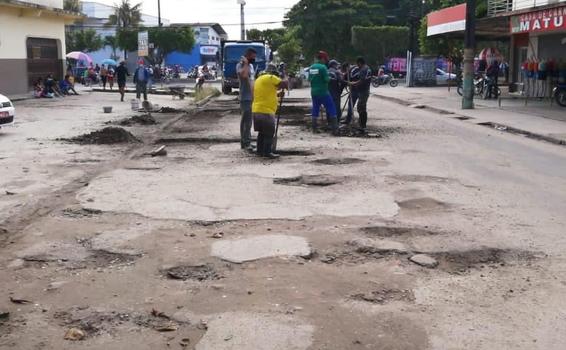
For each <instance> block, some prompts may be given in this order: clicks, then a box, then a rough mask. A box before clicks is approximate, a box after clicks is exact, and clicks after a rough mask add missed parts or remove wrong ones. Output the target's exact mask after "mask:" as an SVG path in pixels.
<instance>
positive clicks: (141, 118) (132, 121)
mask: <svg viewBox="0 0 566 350" xmlns="http://www.w3.org/2000/svg"><path fill="white" fill-rule="evenodd" d="M107 124H117V125H121V126H131V125H155V124H157V120H155V118H153V117H152V116H150V115H149V114H141V115H134V116H133V117H131V118H127V119H122V120H119V121H117V122H108V123H107Z"/></svg>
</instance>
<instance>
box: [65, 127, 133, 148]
mask: <svg viewBox="0 0 566 350" xmlns="http://www.w3.org/2000/svg"><path fill="white" fill-rule="evenodd" d="M59 140H60V141H66V142H73V143H78V144H81V145H113V144H119V143H135V142H140V140H138V139H137V138H136V137H135V136H134V135H132V134H131V133H130V132H129V131H126V130H124V129H122V128H117V127H112V126H109V127H106V128H104V129H102V130H97V131H93V132H91V133H89V134H84V135H79V136H76V137H72V138H67V139H59Z"/></svg>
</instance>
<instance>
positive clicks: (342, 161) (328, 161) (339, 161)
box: [312, 158, 365, 165]
mask: <svg viewBox="0 0 566 350" xmlns="http://www.w3.org/2000/svg"><path fill="white" fill-rule="evenodd" d="M363 162H365V160H363V159H359V158H323V159H316V160H313V161H312V163H314V164H320V165H349V164H358V163H363Z"/></svg>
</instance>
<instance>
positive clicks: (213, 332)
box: [196, 312, 314, 350]
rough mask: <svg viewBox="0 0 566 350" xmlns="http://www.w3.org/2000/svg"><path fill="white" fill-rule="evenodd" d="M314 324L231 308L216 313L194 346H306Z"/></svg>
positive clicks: (274, 349) (208, 349) (228, 349)
mask: <svg viewBox="0 0 566 350" xmlns="http://www.w3.org/2000/svg"><path fill="white" fill-rule="evenodd" d="M313 332H314V327H313V326H311V325H308V324H304V323H301V322H300V320H297V319H294V318H291V317H284V316H280V315H266V314H258V313H245V312H233V313H224V314H220V315H218V316H217V317H216V318H214V319H213V320H211V321H210V322H209V323H208V331H207V332H206V334H205V335H204V337H203V338H202V339H201V340H200V341H199V343H198V344H197V345H196V350H250V349H253V350H306V349H308V348H309V347H310V346H311V345H312V334H313Z"/></svg>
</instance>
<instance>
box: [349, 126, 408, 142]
mask: <svg viewBox="0 0 566 350" xmlns="http://www.w3.org/2000/svg"><path fill="white" fill-rule="evenodd" d="M401 133H403V129H402V128H400V127H394V126H382V127H378V128H373V127H371V128H367V129H365V130H362V129H360V128H358V127H353V126H343V127H341V128H340V129H338V136H340V137H353V138H363V139H381V138H385V137H389V136H390V135H393V134H401Z"/></svg>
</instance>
